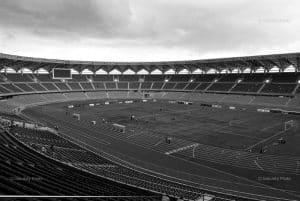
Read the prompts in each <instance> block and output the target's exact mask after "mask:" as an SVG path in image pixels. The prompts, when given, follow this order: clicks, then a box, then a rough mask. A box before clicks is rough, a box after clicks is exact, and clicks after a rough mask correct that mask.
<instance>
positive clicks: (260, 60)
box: [0, 53, 300, 73]
mask: <svg viewBox="0 0 300 201" xmlns="http://www.w3.org/2000/svg"><path fill="white" fill-rule="evenodd" d="M274 66H276V67H278V68H279V69H280V70H282V71H283V70H284V69H285V68H287V67H289V66H294V67H295V69H296V71H300V53H289V54H273V55H259V56H248V57H232V58H219V59H203V60H190V61H162V62H94V61H69V60H55V59H42V58H31V57H22V56H15V55H8V54H1V53H0V69H3V68H7V67H10V68H13V69H14V70H16V71H18V70H20V69H23V68H28V69H30V70H32V71H35V70H38V69H40V68H44V69H46V70H48V71H51V69H53V68H73V69H75V70H77V71H78V72H82V71H83V70H84V69H89V70H90V71H92V72H96V71H97V70H99V69H103V70H105V71H107V72H109V71H111V70H113V69H117V70H119V71H120V72H122V73H123V72H124V71H126V70H128V69H131V70H133V71H134V72H138V71H139V70H141V69H146V70H147V71H149V72H151V71H153V70H155V69H159V70H161V71H162V72H166V71H168V70H170V69H173V70H174V71H175V72H179V71H181V70H183V69H187V70H188V71H190V72H193V71H194V70H196V69H201V70H202V71H204V72H207V71H209V70H210V69H215V70H216V71H219V72H221V71H222V70H224V69H225V70H228V71H229V72H231V71H233V70H236V69H238V70H240V71H244V70H245V69H250V70H253V71H256V70H257V69H259V68H264V69H265V70H266V71H269V70H270V69H272V68H273V67H274Z"/></svg>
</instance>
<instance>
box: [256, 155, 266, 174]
mask: <svg viewBox="0 0 300 201" xmlns="http://www.w3.org/2000/svg"><path fill="white" fill-rule="evenodd" d="M257 160H258V157H256V160H254V163H255V165H256V166H257V167H258V168H259V169H261V170H262V171H264V168H262V167H261V166H260V165H259V163H258V162H257Z"/></svg>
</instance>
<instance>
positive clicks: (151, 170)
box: [0, 53, 300, 200]
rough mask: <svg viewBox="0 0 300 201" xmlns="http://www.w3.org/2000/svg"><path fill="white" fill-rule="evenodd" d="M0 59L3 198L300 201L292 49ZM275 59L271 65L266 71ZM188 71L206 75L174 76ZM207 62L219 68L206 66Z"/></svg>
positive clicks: (296, 63) (297, 102)
mask: <svg viewBox="0 0 300 201" xmlns="http://www.w3.org/2000/svg"><path fill="white" fill-rule="evenodd" d="M0 60H1V61H0V63H1V67H2V69H1V84H0V90H1V95H0V96H1V124H2V135H1V158H2V159H1V160H2V161H4V163H2V164H1V166H2V167H1V171H2V173H1V177H2V179H1V180H2V184H1V190H2V193H3V194H8V195H23V194H29V195H69V196H72V195H77V196H78V195H90V196H91V195H99V194H100V195H102V196H106V195H109V196H124V197H123V199H124V200H126V199H128V200H139V199H140V198H141V197H142V198H143V200H157V199H159V200H160V199H161V196H167V197H169V198H170V199H178V200H179V199H182V200H298V198H299V190H300V189H299V185H297V184H299V179H300V178H299V171H300V160H299V154H300V149H299V146H298V145H299V143H298V142H299V128H298V124H299V120H300V118H299V117H300V116H299V114H300V113H299V109H300V99H299V92H300V88H299V85H300V83H299V79H300V78H299V73H298V72H297V71H298V70H299V61H300V54H299V53H293V54H280V55H263V56H253V57H238V58H225V59H210V60H195V61H182V62H144V63H143V62H137V63H134V62H132V63H124V62H123V63H122V62H113V63H101V62H83V61H81V62H78V61H65V60H49V59H39V58H28V57H20V56H13V55H6V54H1V59H0ZM274 64H277V68H279V72H275V73H272V72H271V71H272V68H274ZM229 66H237V67H238V68H228V67H229ZM216 67H217V68H216ZM197 68H199V69H201V71H202V72H203V73H202V74H178V73H177V72H180V71H181V70H182V69H187V70H188V71H190V72H193V71H195V69H197ZM99 69H105V70H107V71H108V72H109V71H111V70H113V69H118V70H119V71H120V72H124V71H126V70H128V69H132V70H133V71H135V72H138V71H140V70H141V69H146V70H148V71H149V72H151V71H153V70H155V69H160V70H161V71H162V72H166V71H168V70H170V69H173V70H174V71H175V74H171V75H170V74H168V75H166V74H161V75H153V74H148V75H138V74H135V75H124V74H120V75H111V74H107V75H98V74H97V71H98V70H99ZM211 69H215V72H216V73H212V74H210V73H208V74H207V73H204V72H207V71H210V70H211ZM261 69H263V70H262V71H261V73H260V72H259V70H261ZM286 69H293V70H294V72H285V71H286ZM224 70H226V71H225V73H224ZM247 70H248V72H247ZM83 72H89V73H87V74H86V73H83ZM62 172H64V173H65V174H64V175H63V174H62ZM66 173H67V174H66ZM68 174H69V175H72V177H70V176H68ZM62 175H63V176H62ZM11 178H13V179H11ZM83 186H84V188H83ZM127 196H128V197H127ZM74 199H75V198H74ZM78 199H79V198H78ZM90 199H92V198H90ZM110 199H112V200H113V199H114V198H110Z"/></svg>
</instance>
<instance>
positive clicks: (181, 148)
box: [165, 143, 199, 155]
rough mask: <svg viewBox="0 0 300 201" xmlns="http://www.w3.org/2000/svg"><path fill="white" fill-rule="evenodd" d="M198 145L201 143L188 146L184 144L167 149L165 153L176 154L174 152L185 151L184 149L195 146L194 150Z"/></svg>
mask: <svg viewBox="0 0 300 201" xmlns="http://www.w3.org/2000/svg"><path fill="white" fill-rule="evenodd" d="M198 145H199V144H198V143H195V144H191V145H187V146H184V147H180V148H177V149H173V150H171V151H167V152H165V154H167V155H170V154H174V153H177V152H180V151H184V150H187V149H190V148H193V150H194V148H195V147H197V146H198Z"/></svg>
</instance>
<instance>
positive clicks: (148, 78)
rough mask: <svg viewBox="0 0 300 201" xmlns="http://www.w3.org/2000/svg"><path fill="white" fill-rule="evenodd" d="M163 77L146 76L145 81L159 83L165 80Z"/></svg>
mask: <svg viewBox="0 0 300 201" xmlns="http://www.w3.org/2000/svg"><path fill="white" fill-rule="evenodd" d="M165 77H166V76H165V75H147V76H145V81H161V82H163V81H164V80H165Z"/></svg>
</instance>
